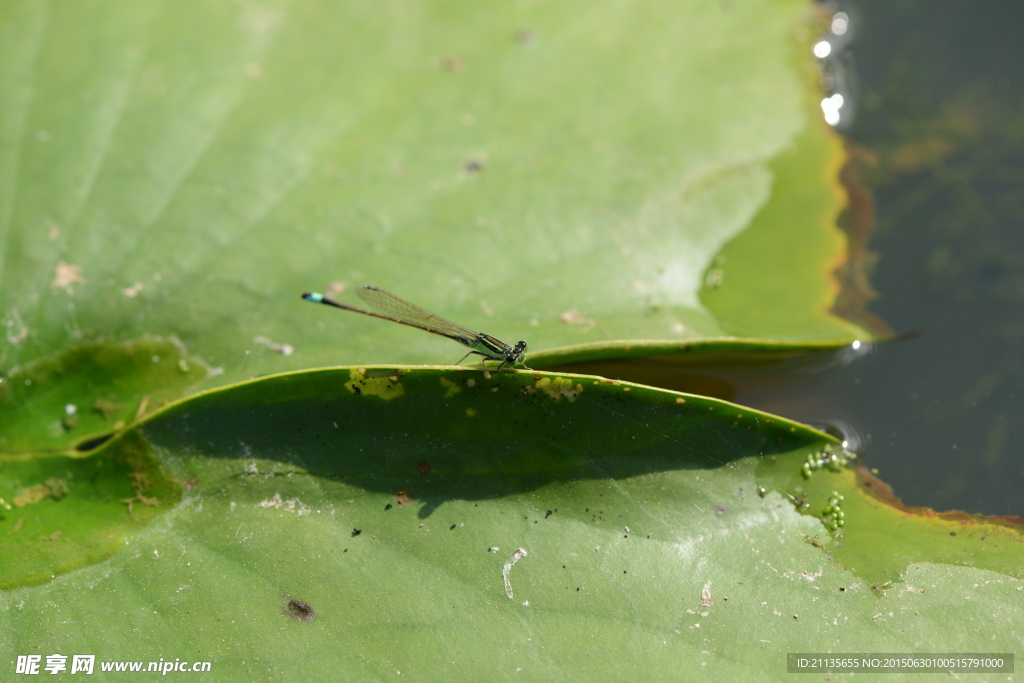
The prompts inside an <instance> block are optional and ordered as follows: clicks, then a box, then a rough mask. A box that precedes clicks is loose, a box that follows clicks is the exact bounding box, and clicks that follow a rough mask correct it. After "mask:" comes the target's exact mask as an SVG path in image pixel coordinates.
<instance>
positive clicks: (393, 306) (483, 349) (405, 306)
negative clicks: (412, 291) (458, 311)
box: [302, 285, 526, 370]
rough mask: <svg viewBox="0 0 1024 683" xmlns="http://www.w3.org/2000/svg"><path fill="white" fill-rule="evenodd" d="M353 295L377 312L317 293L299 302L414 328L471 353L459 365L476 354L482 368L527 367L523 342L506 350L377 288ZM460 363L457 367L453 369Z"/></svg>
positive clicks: (488, 337) (499, 343)
mask: <svg viewBox="0 0 1024 683" xmlns="http://www.w3.org/2000/svg"><path fill="white" fill-rule="evenodd" d="M356 294H358V295H359V298H360V299H362V300H363V301H365V302H366V304H367V305H368V306H370V308H373V309H375V310H376V311H377V312H374V311H368V310H366V309H365V308H356V307H355V306H349V305H348V304H342V303H338V302H337V301H333V300H331V299H328V298H327V297H325V296H324V295H323V294H317V293H316V292H306V293H305V294H303V295H302V298H303V299H305V300H306V301H312V302H313V303H315V304H326V305H327V306H334V307H335V308H340V309H343V310H346V311H355V312H356V313H362V314H363V315H369V316H372V317H374V318H381V319H382V320H390V321H391V322H395V323H401V324H403V325H408V326H409V327H417V328H419V329H421V330H425V331H427V332H432V333H433V334H439V335H441V336H442V337H448V338H449V339H453V340H455V341H457V342H459V343H460V344H462V345H463V346H467V347H469V349H470V352H469V353H467V354H466V355H465V356H463V357H462V358H461V359H459V363H462V361H464V360H466V359H467V358H469V357H470V356H472V355H473V354H476V355H478V356H482V358H481V360H480V363H481V364H483V361H484V360H498V361H501V365H499V366H498V369H499V370H501V369H502V368H503V367H505V364H506V363H508V364H509V365H511V366H512V367H515V366H516V365H522V366H523V367H524V368H525V367H526V364H525V363H524V362H523V359H524V358H525V357H526V342H524V341H520V342H516V345H515V346H509V345H508V344H506V343H505V342H503V341H500V340H498V339H495V338H494V337H492V336H491V335H489V334H484V333H482V332H474V331H473V330H470V329H468V328H466V327H463V326H462V325H457V324H455V323H453V322H451V321H450V320H445V319H444V318H442V317H441V316H439V315H434V314H433V313H430V312H429V311H426V310H424V309H422V308H420V307H419V306H417V305H415V304H411V303H409V302H408V301H406V300H405V299H401V298H399V297H397V296H395V295H394V294H392V293H391V292H386V291H384V290H383V289H380V288H378V287H371V286H370V285H360V286H359V287H358V288H357V289H356ZM459 363H456V365H458V364H459Z"/></svg>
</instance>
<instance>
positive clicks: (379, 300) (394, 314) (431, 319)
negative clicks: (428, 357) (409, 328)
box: [356, 285, 480, 341]
mask: <svg viewBox="0 0 1024 683" xmlns="http://www.w3.org/2000/svg"><path fill="white" fill-rule="evenodd" d="M356 294H358V295H359V298H360V299H362V300H363V301H365V302H366V305H367V306H369V307H370V308H372V309H374V310H375V311H377V312H378V313H381V314H382V315H386V316H388V317H391V318H394V319H395V320H396V321H399V322H404V323H407V324H409V325H413V326H414V327H422V328H425V329H428V330H433V331H436V332H440V333H441V334H443V335H447V336H450V337H462V338H464V339H466V340H467V341H470V340H474V339H477V338H479V337H480V334H479V333H478V332H474V331H473V330H471V329H469V328H468V327H463V326H462V325H457V324H456V323H453V322H452V321H451V320H445V319H444V318H442V317H441V316H439V315H434V314H433V313H431V312H430V311H427V310H425V309H422V308H420V307H419V306H417V305H416V304H412V303H409V302H408V301H406V300H405V299H402V298H399V297H397V296H395V295H394V294H392V293H391V292H387V291H384V290H383V289H379V288H378V287H373V286H371V285H360V286H359V288H358V289H356Z"/></svg>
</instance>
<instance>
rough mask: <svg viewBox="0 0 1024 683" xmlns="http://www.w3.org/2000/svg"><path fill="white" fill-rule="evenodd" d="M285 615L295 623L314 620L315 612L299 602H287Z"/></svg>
mask: <svg viewBox="0 0 1024 683" xmlns="http://www.w3.org/2000/svg"><path fill="white" fill-rule="evenodd" d="M285 613H286V614H287V615H288V616H290V617H291V618H292V619H295V620H297V621H313V620H314V619H316V612H314V611H313V608H312V607H311V606H310V605H309V604H308V603H305V602H302V601H301V600H288V602H287V603H286V604H285Z"/></svg>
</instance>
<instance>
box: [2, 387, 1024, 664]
mask: <svg viewBox="0 0 1024 683" xmlns="http://www.w3.org/2000/svg"><path fill="white" fill-rule="evenodd" d="M129 434H130V435H131V438H130V439H129V438H127V437H120V438H117V439H115V440H113V441H111V442H108V443H107V444H105V445H104V446H103V448H102V449H101V451H100V453H102V454H104V457H108V458H114V459H116V458H117V457H119V456H116V455H115V454H117V453H119V452H123V451H125V450H130V451H132V452H138V451H139V449H140V446H143V445H145V446H146V448H147V449H149V450H150V451H151V453H152V454H154V455H155V456H156V457H157V458H159V460H160V461H161V462H162V463H163V465H164V466H165V467H166V468H167V469H168V471H169V472H170V473H171V474H172V475H173V476H174V477H175V478H177V479H179V480H183V481H184V480H187V481H189V482H192V483H191V484H190V487H189V488H188V489H187V490H186V492H185V493H184V499H183V500H182V502H181V504H179V505H178V506H177V507H175V508H174V509H173V510H171V511H169V512H167V514H165V515H163V516H162V517H161V518H160V521H159V523H156V524H152V525H150V526H149V527H148V528H146V529H145V530H142V531H140V532H138V533H136V534H134V535H132V536H131V537H130V539H128V541H127V543H128V545H127V547H126V548H124V549H123V550H121V551H120V552H118V553H116V554H114V555H113V556H111V557H110V559H109V560H107V561H106V562H104V563H101V564H96V565H93V566H90V567H85V568H83V569H80V570H78V571H76V572H73V573H70V574H66V575H64V576H62V577H59V578H57V579H56V580H55V581H53V582H52V583H50V584H48V585H46V586H36V587H28V588H19V589H13V590H8V591H6V592H4V593H3V594H0V628H2V632H3V633H4V634H5V640H4V648H5V652H6V651H9V652H11V653H32V652H36V651H37V650H38V648H39V646H38V644H39V643H59V647H57V650H58V651H61V652H64V653H72V652H86V651H88V652H97V653H98V656H99V658H100V659H109V660H117V659H129V660H136V661H142V660H144V661H147V662H148V661H157V660H158V659H159V658H160V657H163V658H164V659H165V660H172V659H174V658H180V659H182V660H185V661H197V660H198V661H211V662H212V663H213V664H212V666H213V669H212V670H213V671H216V672H217V673H218V674H220V675H221V676H222V677H238V676H244V675H249V676H252V675H258V676H266V675H267V673H266V672H267V671H269V672H271V673H270V675H288V673H289V672H294V671H296V670H301V671H303V672H304V673H305V674H308V675H311V676H313V677H323V676H328V675H330V676H333V677H338V676H341V677H345V678H355V677H360V678H366V677H382V676H385V675H390V674H392V673H393V672H395V671H400V672H402V673H403V674H405V675H414V676H418V677H425V678H456V677H457V678H467V677H468V678H495V677H498V678H504V677H511V676H512V675H514V672H516V671H520V672H522V673H524V674H526V675H528V676H530V677H531V678H538V677H552V678H553V677H560V678H565V677H573V678H578V677H581V676H585V677H588V678H592V677H594V676H599V677H602V678H611V677H614V678H626V677H629V676H630V674H631V673H635V672H636V671H645V672H647V673H648V674H650V675H652V676H654V677H661V676H662V675H664V676H665V677H668V676H674V675H676V674H677V673H678V672H679V671H680V670H681V668H685V669H689V668H693V669H694V670H698V669H700V670H702V667H705V666H706V667H707V670H709V671H715V672H721V671H724V672H727V673H731V674H734V675H736V676H739V677H743V678H748V677H750V676H752V675H755V674H757V673H758V672H763V671H765V670H768V671H772V670H773V669H772V667H775V668H776V669H777V670H779V671H781V670H782V669H781V667H782V661H784V659H783V658H782V655H781V654H780V653H785V652H787V651H793V652H798V651H803V652H813V651H821V652H824V651H828V650H833V651H835V650H843V651H847V650H848V651H890V650H893V651H900V650H906V651H914V650H915V648H916V649H920V648H921V647H922V645H921V643H927V644H928V647H929V648H931V649H935V650H936V651H943V650H950V651H952V649H957V648H961V649H965V650H968V651H972V650H973V651H979V652H995V651H1012V649H1013V642H1014V639H1015V636H1014V635H1013V628H1012V624H1014V623H1019V621H1020V619H1021V616H1022V615H1021V608H1020V607H1019V603H1020V601H1019V600H1018V599H1017V598H1018V597H1019V591H1020V588H1021V585H1022V584H1021V581H1020V580H1019V578H1017V579H1015V578H1010V577H1009V576H1007V575H1006V573H998V572H996V571H990V570H986V569H983V568H978V565H979V564H980V565H985V564H986V563H989V562H991V558H986V557H984V552H982V551H984V550H985V546H984V543H983V542H979V540H978V538H973V537H968V538H961V537H959V536H958V537H957V545H956V546H954V547H955V548H956V549H957V552H958V554H957V555H955V556H953V555H950V556H949V557H948V560H949V561H950V562H951V564H946V565H937V564H932V563H930V562H928V561H912V562H907V561H906V560H901V561H900V563H901V565H902V566H900V577H901V578H900V580H897V581H893V582H892V583H891V584H888V585H877V586H876V585H872V584H871V583H870V580H869V579H865V578H864V577H863V576H862V572H863V570H864V568H865V567H870V566H871V565H872V563H873V561H874V560H873V558H864V557H853V562H851V564H850V565H847V566H846V568H843V566H841V565H840V564H839V563H837V562H836V561H834V560H833V559H830V555H833V554H834V553H838V552H840V551H841V549H842V548H845V547H846V544H847V543H848V542H849V541H850V540H851V538H852V537H853V536H855V535H859V534H861V533H862V532H863V531H865V527H864V524H863V523H862V522H863V521H864V518H863V517H862V516H861V515H862V513H861V508H858V509H857V510H852V511H851V512H850V513H849V514H848V515H847V519H848V524H847V525H846V527H844V533H843V535H841V536H835V537H833V536H832V535H831V534H830V533H829V532H828V531H827V530H826V529H825V528H824V527H823V526H822V523H821V522H820V521H819V520H818V519H817V518H816V517H815V516H801V515H799V514H798V513H797V512H796V511H795V510H794V507H793V505H792V504H791V502H790V501H789V500H787V499H786V498H785V497H783V496H782V495H780V492H776V491H770V492H767V493H766V494H764V495H761V494H759V489H760V488H761V487H762V486H763V485H765V484H770V483H771V481H772V478H773V477H776V478H777V477H780V476H783V475H784V474H785V473H789V475H790V476H792V477H794V478H795V480H796V481H799V482H801V485H806V486H807V488H808V491H807V492H806V495H807V499H808V501H809V503H810V504H811V507H812V508H814V509H815V510H820V509H821V505H823V503H824V501H823V500H821V499H820V498H818V497H817V494H816V492H815V491H814V490H811V489H813V487H814V486H815V485H818V482H819V478H821V479H820V482H821V483H820V487H823V488H825V489H833V488H834V489H839V490H840V491H841V492H842V494H843V495H845V496H846V501H845V502H844V506H846V505H850V504H851V502H853V497H854V496H855V495H856V491H855V489H853V487H852V482H851V478H850V477H849V476H848V475H847V474H846V473H844V472H839V473H830V472H829V471H828V469H827V468H826V469H823V470H821V471H819V472H817V473H816V474H814V475H812V478H811V480H810V482H806V481H805V480H804V479H803V478H802V477H800V475H799V471H800V464H801V463H802V462H803V461H804V460H805V459H806V458H807V457H808V456H811V457H818V456H820V455H821V454H822V453H823V452H825V451H826V450H831V451H832V452H839V451H838V449H837V446H838V444H836V443H835V441H834V440H833V439H832V438H830V437H828V436H827V435H825V434H822V433H820V432H817V431H815V430H812V429H809V428H807V427H805V426H803V425H799V424H795V423H792V422H789V421H786V420H782V419H779V418H775V417H772V416H770V415H765V414H762V413H758V412H757V411H751V410H748V409H744V408H740V407H737V406H734V405H731V404H728V403H724V402H721V401H716V400H712V399H702V398H698V397H693V396H685V395H681V394H676V393H673V392H667V391H661V390H656V389H651V388H648V387H643V386H639V385H631V384H627V383H619V382H609V381H607V380H599V379H595V378H593V377H588V376H573V375H550V374H545V373H538V374H530V373H495V374H492V375H490V376H487V375H485V374H484V373H481V372H479V371H469V370H465V371H453V370H439V369H418V370H411V369H406V368H366V369H362V370H361V369H356V368H341V369H337V370H327V371H315V372H307V373H300V374H293V375H283V376H279V377H273V378H267V379H264V380H260V381H256V382H252V383H248V384H243V385H239V386H236V387H232V388H228V389H225V390H220V391H216V392H211V393H207V394H204V395H201V396H198V397H196V398H193V399H191V400H189V401H185V402H181V403H178V404H175V405H173V406H169V407H168V408H166V409H164V410H163V411H161V412H160V413H158V414H157V415H155V416H154V417H152V418H150V419H148V420H147V421H146V422H144V423H143V424H141V425H139V426H137V427H135V428H134V429H133V430H132V431H131V432H129ZM98 455H99V454H98ZM94 457H95V456H94ZM763 467H769V469H770V470H771V471H768V472H759V470H761V468H763ZM3 471H4V470H3V469H0V472H3ZM75 490H76V488H75V482H74V480H73V479H72V480H71V482H70V484H69V493H68V495H67V496H65V497H64V498H62V499H61V500H59V501H55V502H53V505H55V506H60V505H64V504H66V503H67V502H69V500H70V499H71V496H72V495H73V494H74V492H75ZM781 492H782V493H784V494H788V495H794V494H798V495H799V494H800V492H799V491H798V490H797V489H796V487H795V486H791V487H790V488H789V489H788V490H787V489H783V490H782V491H781ZM889 514H890V517H891V514H892V513H891V509H890V513H889ZM876 523H877V521H876V520H874V519H872V520H871V521H870V525H874V524H876ZM923 523H924V524H929V523H930V522H928V521H925V522H923ZM0 524H7V522H6V520H4V521H0ZM882 528H886V527H884V526H883V527H882ZM72 540H73V539H72ZM40 542H41V543H43V542H44V541H40ZM839 544H842V545H839ZM520 549H524V550H525V551H526V552H525V554H524V553H522V552H521V551H520ZM1018 557H1019V550H1018ZM513 560H515V562H514V563H513ZM959 562H965V563H971V564H974V565H975V567H969V566H957V564H959ZM954 563H955V564H954ZM6 570H7V571H10V570H11V567H10V566H8V567H6ZM1005 570H1006V568H1002V571H1005ZM1010 573H1013V574H1017V575H1019V573H1020V569H1019V566H1017V567H1016V568H1014V569H1013V570H1012V572H1010ZM506 576H507V578H508V584H507V585H506V583H505V577H506ZM993 613H999V614H1000V615H1001V616H1000V619H1001V621H1000V622H999V623H998V624H991V627H990V628H986V627H984V626H983V625H984V624H985V623H987V621H986V620H988V619H989V618H990V615H991V614H993ZM298 617H312V618H307V619H299V618H298ZM954 617H955V618H954ZM972 620H973V621H972ZM964 622H968V623H977V624H981V625H982V627H981V628H980V629H978V630H975V629H966V630H965V629H963V627H962V624H963V623H964ZM1007 624H1009V625H1011V626H1010V628H1007V627H1006V625H1007ZM100 625H102V626H100ZM865 625H869V626H870V627H866V626H865ZM83 626H84V627H83ZM139 634H142V635H141V636H140V635H139ZM270 634H273V637H269V635H270ZM763 641H768V643H764V642H763ZM55 647H56V646H55ZM256 672H260V673H256ZM328 672H330V673H328ZM776 677H777V678H780V677H781V676H776Z"/></svg>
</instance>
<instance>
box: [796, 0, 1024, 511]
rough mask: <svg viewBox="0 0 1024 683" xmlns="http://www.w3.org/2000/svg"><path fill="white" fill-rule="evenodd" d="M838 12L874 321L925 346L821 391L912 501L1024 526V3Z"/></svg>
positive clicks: (882, 1) (887, 348)
mask: <svg viewBox="0 0 1024 683" xmlns="http://www.w3.org/2000/svg"><path fill="white" fill-rule="evenodd" d="M839 9H840V10H843V11H845V12H847V13H848V14H849V15H850V20H851V22H850V29H851V30H850V34H849V43H848V44H847V46H846V48H845V50H844V51H843V52H842V53H841V54H840V55H839V60H840V63H841V64H845V65H846V66H848V67H849V69H850V71H851V74H852V77H851V78H848V79H847V86H846V87H847V89H848V93H849V95H852V98H851V97H850V96H848V97H847V98H846V99H847V101H848V102H850V103H851V104H852V107H853V114H854V115H853V117H852V121H850V120H849V119H850V118H851V117H846V119H847V120H841V121H840V124H839V129H840V130H842V131H843V132H844V133H845V134H846V135H847V136H848V137H850V138H851V139H852V140H854V141H855V142H856V143H858V144H859V145H861V146H863V147H864V148H866V149H867V150H868V151H869V152H870V153H871V155H872V156H873V157H874V158H875V163H874V165H873V166H869V167H867V168H866V169H865V171H864V173H865V179H866V181H867V184H868V186H869V188H871V189H872V190H873V192H874V196H875V201H876V207H877V224H876V229H875V232H874V234H873V235H872V238H871V249H872V251H874V252H876V253H877V255H878V261H877V265H876V268H875V270H874V272H873V274H872V277H871V280H872V283H873V285H874V287H875V289H876V290H877V291H878V293H879V298H878V299H877V300H876V301H875V302H873V304H872V305H871V307H870V310H871V311H872V312H873V313H875V314H876V315H878V316H880V317H881V318H882V319H884V320H885V321H886V322H888V323H889V324H890V325H891V326H892V327H893V328H894V329H896V330H897V331H911V330H920V331H921V332H922V335H921V336H920V337H917V338H915V339H911V340H908V341H904V342H900V343H896V344H889V345H881V346H879V347H878V348H876V349H875V350H874V352H873V353H871V354H869V355H867V356H866V357H864V358H861V359H859V360H858V361H856V362H854V363H851V364H850V365H848V366H846V367H844V368H842V369H839V370H830V371H828V372H825V373H823V375H822V376H820V377H819V378H818V381H820V382H823V383H824V385H823V386H819V387H817V389H818V390H819V391H821V392H822V393H830V394H832V401H833V402H834V403H833V406H834V408H835V410H836V412H835V414H834V415H832V416H831V418H832V419H835V418H836V417H838V418H840V419H841V420H843V421H845V422H847V423H848V424H849V425H851V426H852V427H853V428H854V429H855V430H856V432H857V433H859V434H860V435H861V436H862V443H861V445H860V448H861V450H862V452H863V454H864V458H865V460H866V461H867V463H868V464H869V465H870V466H872V467H877V468H879V470H880V473H881V477H882V478H883V479H884V480H885V481H887V482H888V483H890V484H891V485H892V486H893V488H894V489H895V491H896V493H897V495H899V496H900V497H901V498H902V499H903V500H904V502H907V503H909V504H915V505H927V506H930V507H934V508H937V509H951V508H956V509H963V510H967V511H969V512H983V513H987V514H1001V515H1006V514H1012V515H1022V516H1024V363H1022V356H1024V40H1022V39H1021V36H1020V32H1021V29H1022V27H1024V3H1021V2H1013V1H1011V2H1005V1H1003V2H986V3H967V2H961V1H958V0H939V1H936V0H856V1H850V2H845V3H842V5H840V6H839ZM803 417H805V418H806V417H809V416H806V415H805V416H803ZM817 417H819V418H820V419H823V420H828V419H829V416H828V415H827V414H822V415H820V416H817Z"/></svg>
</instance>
